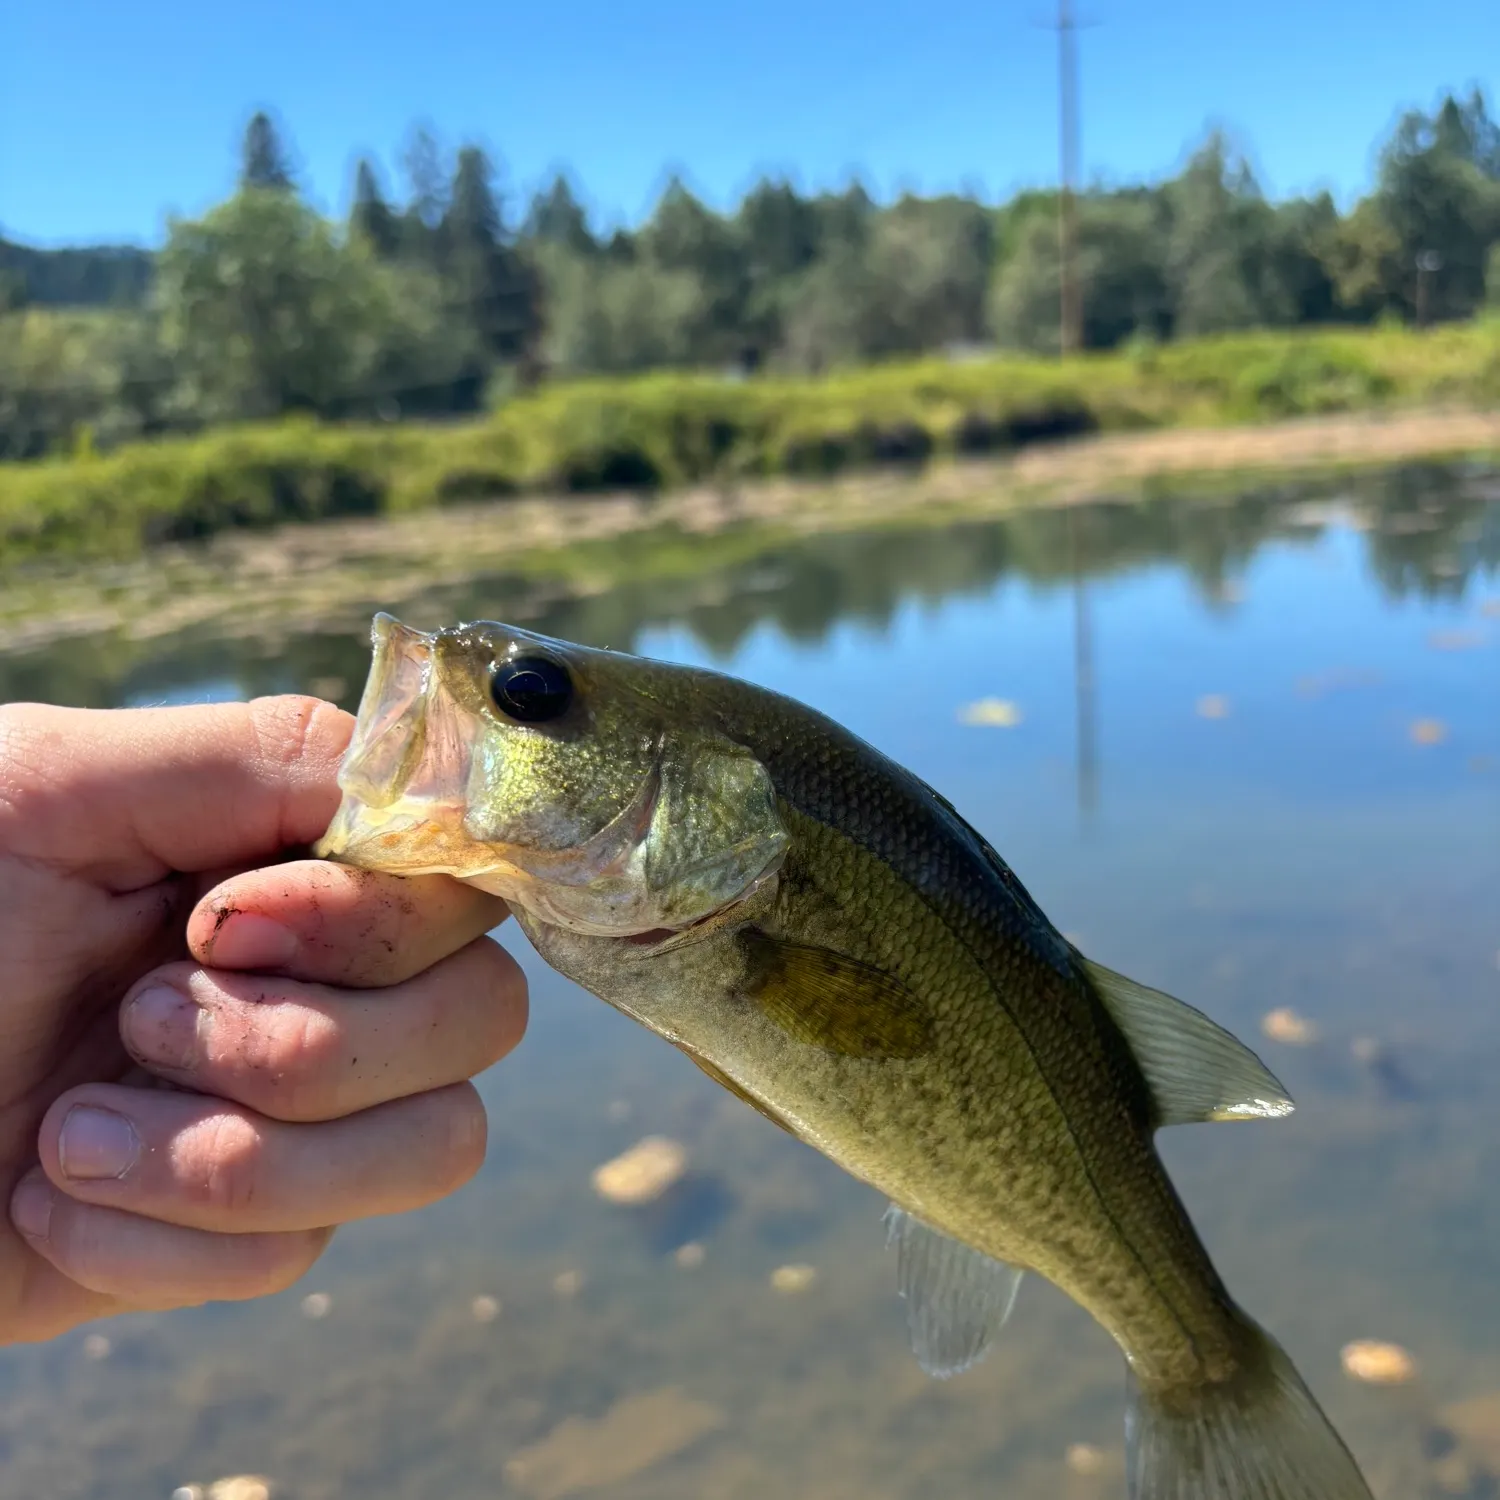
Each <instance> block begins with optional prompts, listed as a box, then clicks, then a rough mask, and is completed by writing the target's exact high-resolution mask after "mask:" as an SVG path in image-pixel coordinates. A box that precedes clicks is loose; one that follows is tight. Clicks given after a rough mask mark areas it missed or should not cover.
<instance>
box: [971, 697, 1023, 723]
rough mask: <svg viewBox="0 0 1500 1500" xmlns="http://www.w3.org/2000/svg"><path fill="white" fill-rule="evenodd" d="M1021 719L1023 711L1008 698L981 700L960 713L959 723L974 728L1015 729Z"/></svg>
mask: <svg viewBox="0 0 1500 1500" xmlns="http://www.w3.org/2000/svg"><path fill="white" fill-rule="evenodd" d="M1021 719H1022V714H1021V710H1020V709H1019V708H1017V707H1016V705H1015V704H1014V703H1012V702H1011V701H1010V700H1009V699H1008V698H980V699H979V700H978V701H977V702H975V703H969V704H965V706H964V707H963V708H961V709H959V711H958V722H959V723H960V724H968V725H970V726H971V727H974V728H983V729H1014V728H1015V726H1016V725H1017V724H1019V723H1020V722H1021Z"/></svg>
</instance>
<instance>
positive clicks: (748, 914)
mask: <svg viewBox="0 0 1500 1500" xmlns="http://www.w3.org/2000/svg"><path fill="white" fill-rule="evenodd" d="M371 640H372V648H373V650H372V659H371V665H370V672H369V676H368V679H367V681H366V684H365V689H364V693H363V696H362V699H361V702H360V706H359V711H358V714H357V716H356V722H355V727H354V731H353V736H352V739H351V742H350V745H349V748H348V751H347V753H346V755H345V758H344V760H343V762H342V765H341V768H340V771H339V778H338V779H339V786H340V791H341V798H340V803H339V806H338V809H337V812H336V813H335V814H334V816H333V819H332V821H331V822H330V824H329V827H328V829H327V831H326V833H325V834H324V836H323V838H322V839H321V840H320V841H319V842H318V843H317V844H316V845H315V846H314V853H315V854H316V855H317V856H319V857H322V858H326V859H332V860H336V861H340V862H343V863H346V864H350V865H354V866H358V867H361V868H365V869H372V870H382V871H386V872H390V873H395V874H408V875H416V874H433V873H440V874H446V875H449V876H452V877H454V878H456V879H459V880H463V881H467V882H469V883H470V884H472V885H474V886H476V887H478V888H480V889H483V890H486V891H489V892H492V893H493V894H495V895H498V896H501V897H503V898H504V899H505V901H506V902H508V903H509V906H510V909H511V911H512V912H513V914H514V915H515V917H516V920H517V922H518V923H519V925H520V927H521V928H522V930H523V931H524V932H525V934H526V936H527V937H528V939H529V940H530V941H531V943H532V945H533V946H534V947H535V949H536V950H537V952H538V953H539V954H540V955H541V957H542V958H543V959H544V960H545V961H546V962H547V963H548V964H550V965H551V966H552V967H553V968H555V969H557V970H558V971H560V972H561V973H562V974H564V975H566V976H567V977H569V978H570V979H572V980H574V981H576V982H577V983H578V984H579V985H581V986H582V987H583V988H584V989H586V990H588V991H590V992H591V993H593V994H594V995H596V996H597V997H599V998H600V999H602V1000H604V1001H606V1002H607V1003H608V1004H610V1005H612V1006H614V1007H615V1008H616V1009H618V1010H619V1011H621V1012H623V1013H624V1014H625V1015H627V1016H630V1017H632V1018H633V1019H634V1020H636V1021H638V1022H640V1023H641V1024H642V1025H644V1026H646V1027H648V1028H649V1029H650V1030H651V1031H653V1032H655V1033H656V1034H657V1035H658V1036H660V1037H662V1038H664V1039H665V1040H666V1041H668V1042H670V1043H671V1044H672V1045H673V1046H675V1047H677V1048H678V1049H679V1050H680V1051H682V1052H683V1053H685V1054H686V1055H687V1056H688V1057H689V1058H690V1059H691V1060H692V1061H693V1062H694V1063H695V1064H696V1065H697V1066H698V1067H699V1068H701V1069H702V1070H703V1072H704V1073H706V1074H707V1075H708V1076H709V1077H710V1078H712V1079H713V1080H714V1081H715V1082H717V1083H719V1084H720V1085H722V1086H723V1087H724V1088H725V1089H727V1090H728V1091H729V1092H730V1093H731V1094H733V1095H735V1096H736V1097H737V1098H739V1099H740V1100H742V1101H744V1102H745V1103H746V1104H747V1105H749V1106H750V1107H752V1108H754V1109H755V1110H757V1111H759V1113H760V1114H762V1115H763V1116H765V1117H766V1118H767V1119H768V1120H770V1121H772V1122H773V1123H774V1124H776V1125H777V1126H778V1127H780V1128H781V1129H782V1130H784V1131H786V1132H787V1133H789V1134H790V1135H792V1136H794V1137H795V1138H797V1139H798V1140H800V1141H803V1142H805V1143H807V1144H808V1145H810V1146H811V1147H813V1148H814V1149H815V1150H817V1151H819V1152H821V1153H822V1154H823V1155H824V1156H826V1157H827V1158H829V1159H830V1160H831V1161H833V1162H835V1163H837V1165H838V1166H840V1167H841V1168H843V1169H844V1170H845V1171H846V1172H848V1173H850V1174H852V1175H853V1176H854V1177H856V1178H858V1179H860V1180H862V1181H863V1182H865V1183H868V1184H869V1185H871V1186H872V1187H874V1188H875V1189H877V1190H878V1191H879V1192H880V1193H882V1194H883V1195H884V1196H885V1197H886V1198H887V1199H888V1200H889V1205H890V1206H889V1208H888V1209H887V1210H886V1216H885V1218H886V1237H887V1242H888V1245H890V1246H892V1247H894V1249H895V1274H896V1281H897V1288H898V1290H899V1292H900V1294H901V1296H902V1297H903V1298H904V1301H905V1309H906V1320H907V1325H908V1331H909V1335H910V1339H911V1343H912V1347H913V1350H914V1352H915V1354H916V1357H917V1359H918V1360H919V1361H920V1363H921V1365H922V1367H923V1368H924V1369H925V1370H926V1371H928V1372H929V1373H930V1374H932V1375H934V1376H939V1377H947V1376H951V1375H954V1374H957V1373H958V1372H960V1371H963V1370H966V1369H968V1368H970V1367H971V1366H972V1365H974V1364H975V1363H976V1362H977V1361H978V1360H979V1359H981V1358H982V1357H983V1356H984V1355H985V1353H986V1352H987V1351H988V1350H989V1349H990V1347H991V1346H992V1344H993V1342H994V1341H995V1339H996V1338H997V1337H998V1336H999V1334H1000V1332H1001V1330H1002V1328H1003V1326H1004V1324H1005V1323H1006V1320H1007V1319H1008V1318H1009V1316H1010V1313H1011V1309H1012V1307H1013V1306H1014V1304H1015V1300H1016V1296H1017V1291H1018V1288H1019V1285H1020V1282H1021V1280H1022V1277H1023V1276H1024V1275H1025V1273H1027V1272H1032V1273H1034V1274H1036V1275H1039V1276H1041V1277H1043V1278H1045V1279H1046V1280H1048V1281H1050V1282H1052V1283H1053V1284H1054V1285H1055V1286H1057V1287H1058V1288H1060V1289H1061V1290H1062V1291H1063V1292H1064V1293H1066V1294H1067V1295H1068V1296H1069V1297H1071V1298H1072V1299H1073V1300H1074V1301H1075V1302H1077V1303H1078V1304H1079V1305H1080V1306H1082V1307H1083V1308H1084V1309H1085V1310H1086V1311H1087V1312H1089V1313H1090V1314H1091V1315H1092V1316H1093V1317H1094V1318H1095V1319H1096V1320H1097V1321H1098V1322H1099V1323H1100V1324H1101V1325H1102V1326H1103V1327H1104V1328H1105V1330H1106V1331H1107V1332H1108V1333H1109V1334H1110V1335H1111V1336H1112V1337H1113V1338H1114V1340H1115V1342H1116V1343H1117V1344H1118V1345H1119V1347H1120V1349H1121V1350H1122V1352H1123V1354H1124V1357H1125V1363H1126V1368H1127V1372H1128V1380H1127V1414H1126V1450H1127V1475H1126V1479H1127V1487H1128V1493H1129V1495H1130V1496H1131V1500H1370V1492H1369V1490H1368V1488H1367V1486H1366V1484H1365V1481H1364V1479H1363V1478H1362V1477H1361V1474H1360V1471H1359V1468H1358V1466H1357V1465H1356V1463H1355V1461H1354V1459H1353V1457H1352V1456H1351V1454H1350V1453H1349V1450H1348V1449H1347V1448H1346V1447H1345V1445H1344V1443H1343V1442H1342V1440H1341V1439H1340V1438H1339V1436H1338V1435H1337V1433H1336V1432H1335V1431H1334V1429H1333V1427H1332V1425H1331V1424H1330V1423H1329V1421H1328V1419H1327V1417H1326V1416H1325V1415H1324V1413H1323V1412H1322V1410H1321V1409H1320V1407H1319V1406H1318V1404H1317V1401H1316V1400H1315V1398H1314V1397H1313V1395H1312V1393H1311V1392H1310V1391H1309V1389H1308V1387H1307V1385H1306V1384H1305V1382H1304V1381H1303V1380H1302V1378H1301V1376H1300V1375H1299V1374H1298V1372H1297V1370H1296V1369H1295V1367H1294V1366H1293V1364H1292V1362H1291V1360H1290V1359H1289V1357H1288V1356H1287V1355H1286V1353H1285V1352H1284V1351H1283V1350H1282V1348H1281V1346H1280V1345H1279V1344H1278V1343H1277V1342H1276V1341H1275V1340H1274V1339H1273V1338H1272V1337H1271V1336H1270V1335H1269V1334H1268V1333H1267V1332H1265V1331H1264V1330H1263V1329H1262V1328H1261V1327H1260V1326H1259V1325H1258V1324H1257V1323H1256V1322H1255V1321H1254V1320H1253V1319H1252V1318H1251V1317H1250V1315H1249V1314H1248V1313H1246V1312H1245V1311H1243V1310H1242V1309H1241V1308H1240V1307H1239V1306H1238V1305H1237V1304H1236V1303H1235V1301H1234V1300H1233V1298H1232V1297H1231V1296H1230V1294H1229V1292H1228V1290H1227V1289H1226V1287H1225V1285H1224V1283H1223V1281H1222V1280H1221V1279H1220V1277H1219V1275H1218V1273H1217V1271H1216V1270H1215V1268H1214V1266H1213V1264H1212V1262H1211V1260H1210V1258H1209V1256H1208V1253H1207V1251H1206V1249H1205V1247H1204V1246H1203V1244H1202V1242H1201V1240H1200V1238H1199V1236H1198V1234H1197V1231H1196V1230H1195V1228H1194V1226H1193V1224H1192V1221H1191V1219H1190V1218H1189V1215H1188V1212H1187V1210H1186V1208H1185V1206H1184V1205H1183V1203H1182V1200H1181V1199H1180V1198H1179V1196H1178V1195H1177V1193H1176V1190H1175V1189H1174V1187H1173V1185H1172V1183H1171V1181H1170V1180H1169V1178H1168V1176H1167V1173H1166V1170H1165V1168H1164V1167H1163V1165H1162V1162H1161V1160H1160V1158H1159V1156H1158V1154H1157V1150H1156V1146H1155V1136H1156V1133H1157V1132H1158V1131H1159V1130H1161V1129H1163V1128H1166V1127H1168V1126H1173V1125H1179V1124H1187V1123H1191V1122H1196V1121H1209V1120H1219V1121H1232V1120H1261V1119H1275V1118H1278V1117H1281V1116H1284V1115H1286V1114H1288V1113H1290V1111H1291V1110H1292V1108H1293V1105H1292V1101H1291V1099H1290V1097H1289V1096H1288V1095H1287V1092H1286V1090H1285V1089H1284V1088H1283V1087H1282V1085H1281V1084H1280V1083H1279V1082H1278V1081H1277V1080H1276V1078H1275V1077H1273V1076H1272V1074H1271V1073H1270V1072H1269V1070H1268V1069H1267V1068H1266V1067H1265V1065H1264V1064H1263V1063H1262V1062H1261V1061H1260V1059H1259V1058H1257V1057H1256V1056H1255V1054H1254V1053H1253V1052H1251V1051H1250V1049H1249V1048H1247V1047H1246V1046H1245V1045H1244V1044H1243V1043H1242V1042H1240V1041H1239V1040H1237V1039H1236V1038H1235V1037H1234V1036H1232V1035H1231V1034H1230V1033H1229V1032H1228V1031H1226V1030H1224V1029H1223V1028H1222V1027H1220V1026H1219V1025H1217V1024H1216V1023H1215V1022H1214V1021H1213V1020H1211V1019H1210V1018H1209V1017H1208V1016H1206V1015H1204V1014H1203V1013H1202V1012H1200V1011H1198V1010H1196V1009H1194V1008H1192V1007H1190V1006H1188V1005H1186V1004H1184V1003H1183V1002H1182V1001H1180V1000H1177V999H1174V998H1172V997H1171V996H1168V995H1166V994H1164V993H1162V992H1161V991H1158V990H1154V989H1151V988H1149V987H1147V986H1144V985H1141V984H1138V983H1136V982H1134V981H1132V980H1130V979H1127V978H1125V977H1124V976H1123V975H1121V974H1118V973H1115V972H1113V971H1112V970H1110V969H1108V968H1105V967H1104V966H1103V965H1101V964H1098V963H1095V962H1093V961H1091V960H1090V959H1088V958H1086V957H1085V956H1084V955H1083V954H1082V953H1081V952H1080V951H1079V949H1078V948H1077V947H1076V946H1074V944H1073V943H1071V942H1070V941H1069V940H1068V939H1067V938H1065V937H1064V936H1063V935H1062V934H1061V933H1060V932H1059V931H1058V930H1057V929H1056V928H1055V927H1054V926H1053V925H1052V923H1051V922H1050V921H1049V920H1048V918H1047V917H1046V916H1045V915H1044V913H1043V912H1042V910H1041V909H1040V907H1039V906H1038V905H1037V903H1036V902H1035V901H1034V900H1033V898H1032V897H1031V895H1030V894H1029V893H1028V892H1027V890H1026V888H1025V887H1024V886H1023V885H1022V884H1021V882H1020V880H1019V879H1018V878H1017V876H1016V875H1015V873H1014V872H1013V871H1012V870H1011V868H1010V867H1009V866H1008V865H1007V864H1006V862H1005V861H1004V860H1003V859H1002V858H1001V857H1000V855H999V854H998V853H997V852H996V851H995V849H994V848H993V847H992V846H991V844H990V843H989V842H988V841H987V840H986V839H985V838H984V837H982V836H981V835H980V834H979V833H978V832H977V831H976V830H975V829H974V828H973V827H972V826H971V825H970V824H969V823H967V822H966V821H965V820H964V819H963V817H962V816H961V815H960V814H959V812H958V811H957V810H956V809H955V808H954V807H953V805H952V804H951V803H950V802H948V801H947V800H945V799H944V798H943V797H942V796H940V795H939V794H938V793H937V792H936V791H935V790H934V789H933V788H932V787H930V786H928V785H927V784H926V783H925V782H924V781H922V780H921V779H919V778H918V777H917V776H916V775H914V774H913V773H912V772H910V771H908V770H906V769H904V768H903V767H902V766H900V765H898V764H897V763H895V762H894V761H892V760H891V759H889V758H888V757H887V756H885V755H884V754H882V753H881V752H880V751H879V750H877V749H876V748H875V747H874V746H872V745H870V744H868V743H866V742H865V741H864V740H862V739H860V738H858V737H857V736H855V735H854V734H852V733H851V732H849V731H848V730H847V729H845V728H843V727H842V726H840V725H839V724H837V723H836V722H834V721H833V720H832V719H830V718H829V717H827V716H826V715H824V714H822V713H819V712H817V711H816V710H814V709H813V708H810V707H808V706H806V705H804V704H802V703H800V702H797V701H796V700H794V699H792V698H790V697H787V696H784V695H782V694H780V693H777V692H774V691H772V690H770V689H768V688H763V687H759V686H755V685H752V684H750V683H746V682H743V681H740V680H738V679H736V678H734V677H732V676H728V675H726V674H722V673H719V672H715V671H711V670H707V669H703V668H698V667H691V666H686V665H681V664H676V663H668V662H659V661H651V660H648V659H645V658H641V657H636V656H631V655H627V654H625V653H622V652H617V651H609V650H601V649H596V648H590V647H585V646H581V645H577V644H574V643H571V642H566V641H560V640H554V639H551V638H549V637H546V636H542V635H538V634H535V633H532V632H529V631H526V630H524V629H520V628H517V627H515V626H512V625H506V624H502V623H498V622H494V621H479V622H470V623H465V624H460V625H454V626H449V627H446V628H443V629H439V630H436V631H433V632H423V631H420V630H416V629H413V628H411V627H409V626H406V625H403V624H402V623H400V622H399V621H398V620H396V619H395V618H394V617H392V616H390V615H388V614H384V613H382V614H379V615H377V616H376V617H375V620H374V623H373V626H372V631H371Z"/></svg>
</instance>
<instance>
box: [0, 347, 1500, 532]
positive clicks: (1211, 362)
mask: <svg viewBox="0 0 1500 1500" xmlns="http://www.w3.org/2000/svg"><path fill="white" fill-rule="evenodd" d="M1497 399H1500V321H1496V320H1493V319H1490V320H1481V321H1479V322H1476V323H1473V324H1467V325H1449V326H1445V327H1442V328H1438V329H1433V330H1430V331H1427V332H1423V333H1414V332H1411V331H1409V330H1405V329H1400V328H1384V327H1381V328H1375V329H1369V330H1350V329H1329V330H1315V331H1312V332H1291V333H1278V332H1256V333H1246V334H1236V335H1226V336H1221V337H1216V338H1207V339H1201V340H1197V341H1194V342H1190V343H1181V344H1164V345H1159V346H1157V345H1153V346H1150V347H1146V346H1138V347H1132V348H1127V349H1125V350H1122V351H1121V352H1119V353H1116V354H1109V355H1088V356H1084V357H1082V358H1077V359H1070V360H1067V361H1064V362H1058V361H1048V360H1040V359H1025V358H1006V359H996V360H993V361H987V362H974V363H948V362H945V361H941V360H934V359H927V360H922V361H917V362H911V363H905V364H897V363H892V364H884V365H877V366H873V367H870V368H867V369H859V370H851V371H847V372H844V373H840V374H836V375H832V376H829V377H828V378H826V379H823V380H782V379H764V380H748V381H740V382H736V381H730V380H724V379H720V378H716V377H713V376H707V375H681V374H669V375H645V376H640V377H636V378H630V379H620V380H591V381H581V382H578V383H575V384H567V385H557V386H551V387H547V388H544V389H542V390H540V391H537V392H535V393H532V394H529V395H526V396H521V397H516V398H514V399H510V400H507V401H506V402H505V403H504V404H503V405H501V406H500V407H499V408H498V409H497V410H496V411H494V412H493V413H491V414H490V415H489V416H487V417H485V418H483V419H480V420H477V421H472V422H467V423H453V424H444V425H433V426H419V425H416V424H410V425H397V426H364V427H356V426H333V425H323V426H320V425H318V424H317V423H315V422H312V421H310V420H307V419H287V420H284V421H281V422H278V423H275V424H270V425H264V426H245V427H234V428H224V429H219V430H216V431H212V432H209V433H206V434H203V435H201V436H198V437H192V438H177V439H170V440H166V439H164V440H157V441H152V442H141V443H133V444H127V445H125V446H123V447H121V448H119V449H117V450H116V451H114V452H113V453H103V454H101V453H98V452H96V451H94V450H93V449H92V447H91V446H89V445H88V444H86V443H83V442H82V441H80V443H79V448H78V452H77V454H76V455H75V456H74V457H71V458H66V457H63V458H52V459H44V460H40V461H36V462H29V463H8V464H0V559H13V558H18V557H26V556H35V555H39V554H44V553H53V552H58V553H76V554H90V555H102V556H120V555H128V554H130V553H134V552H138V551H140V550H141V549H142V548H144V547H149V546H151V545H152V544H154V543H157V542H162V541H177V540H184V539H191V538H197V537H205V536H210V535H212V534H213V533H215V532H218V531H222V530H226V529H230V528H235V527H264V526H274V525H278V524H281V523H283V522H288V521H318V520H323V519H325V518H329V517H335V516H350V515H379V514H383V513H386V512H392V511H402V510H413V509H421V508H423V507H427V506H436V505H443V504H448V503H454V502H457V501H461V500H471V499H483V498H490V497H499V496H505V495H513V494H516V493H518V492H524V491H548V490H552V491H570V492H583V493H587V492H595V491H605V490H616V489H632V488H635V489H660V488H666V487H671V486H680V485H686V484H693V483H696V482H701V481H704V480H713V479H719V478H727V477H732V476H741V475H753V474H762V475H764V474H782V473H785V474H797V475H809V476H817V475H831V474H836V473H840V472H845V471H848V470H851V469H857V468H860V467H863V466H870V465H878V464H892V463H902V464H914V463H923V462H926V461H928V460H929V459H931V458H934V457H938V456H964V455H970V454H989V453H1003V452H1007V451H1011V450H1014V449H1016V448H1019V447H1022V446H1024V445H1026V444H1028V443H1034V442H1039V441H1044V440H1050V439H1056V438H1061V437H1069V436H1074V435H1078V434H1082V433H1088V432H1109V431H1128V430H1131V429H1136V428H1146V427H1161V426H1169V425H1188V424H1221V423H1228V422H1246V421H1256V420H1265V419H1275V418H1285V417H1294V416H1300V415H1312V414H1316V413H1319V412H1338V411H1358V410H1369V409H1376V408H1379V407H1381V406H1383V405H1388V404H1395V403H1403V402H1404V403H1413V404H1414V403H1420V402H1431V401H1470V402H1478V403H1490V402H1494V401H1495V400H1497Z"/></svg>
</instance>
